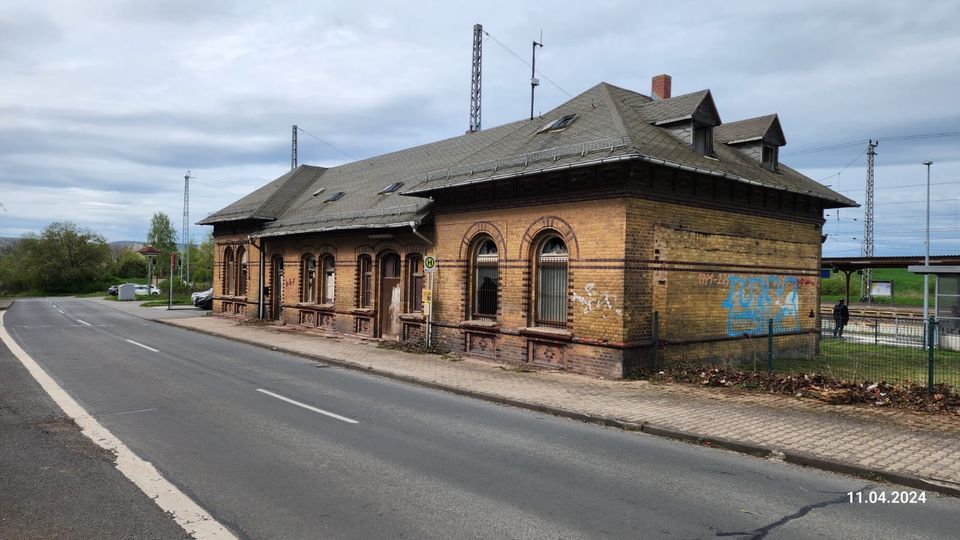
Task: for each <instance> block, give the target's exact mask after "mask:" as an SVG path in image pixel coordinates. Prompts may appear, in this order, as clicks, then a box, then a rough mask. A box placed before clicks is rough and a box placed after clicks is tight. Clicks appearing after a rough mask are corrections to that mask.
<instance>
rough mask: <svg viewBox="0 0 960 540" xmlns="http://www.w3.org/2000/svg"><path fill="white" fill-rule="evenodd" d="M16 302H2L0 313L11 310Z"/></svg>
mask: <svg viewBox="0 0 960 540" xmlns="http://www.w3.org/2000/svg"><path fill="white" fill-rule="evenodd" d="M14 302H15V300H0V311H3V310H5V309H9V308H10V306H12V305H13V303H14Z"/></svg>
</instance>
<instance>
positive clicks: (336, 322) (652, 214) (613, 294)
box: [214, 163, 822, 377]
mask: <svg viewBox="0 0 960 540" xmlns="http://www.w3.org/2000/svg"><path fill="white" fill-rule="evenodd" d="M545 178H546V177H545ZM548 180H549V181H547V180H544V181H542V182H534V181H532V180H531V179H529V178H528V179H519V180H517V181H515V182H514V183H513V184H510V183H505V184H502V185H498V186H497V187H496V188H493V187H491V186H483V185H480V186H476V187H469V188H464V189H463V190H460V191H457V192H456V193H453V192H449V193H448V192H440V193H438V196H437V198H436V201H437V202H436V204H435V207H434V212H435V213H434V227H433V230H430V228H429V227H425V228H424V229H423V232H424V233H425V234H427V235H428V236H429V237H431V238H435V240H436V245H435V246H429V245H426V244H425V243H424V242H423V241H422V240H421V239H420V238H418V237H416V236H415V235H413V234H412V233H410V232H409V231H407V230H402V229H391V230H386V231H362V232H349V233H347V232H344V233H325V234H314V235H296V236H290V237H279V238H267V239H264V240H263V246H264V249H265V255H266V260H267V261H270V260H272V258H273V257H280V258H282V260H283V263H284V268H285V274H284V286H283V299H282V306H283V314H282V320H283V321H284V322H286V323H288V324H297V325H302V326H304V327H309V328H318V329H320V330H323V331H335V332H339V333H345V334H354V335H358V334H359V335H362V336H367V337H379V335H380V334H379V330H378V328H379V322H378V315H379V313H380V309H381V306H379V305H378V300H379V296H380V294H379V290H378V288H377V287H378V285H379V281H380V280H379V279H378V278H377V276H379V274H380V267H379V262H380V260H381V257H382V255H383V254H384V253H386V252H395V253H397V254H399V255H400V257H401V260H402V262H403V263H404V264H403V265H402V271H401V283H402V291H403V297H404V298H403V304H404V306H407V305H408V300H409V287H408V284H409V276H408V269H407V265H406V260H407V259H406V258H407V255H408V254H410V253H417V254H421V255H427V254H433V255H435V256H436V257H437V259H438V261H439V266H438V272H437V274H436V283H435V285H434V321H435V323H436V324H435V328H434V335H435V336H436V340H437V342H438V343H440V344H441V345H443V346H445V347H447V348H449V349H452V350H456V351H467V352H468V353H470V354H474V355H477V356H479V357H484V358H488V359H492V360H495V361H499V362H505V363H510V364H531V365H535V366H542V367H547V368H560V369H566V370H571V371H576V372H581V373H587V374H592V375H597V376H604V377H621V376H623V375H624V374H626V373H628V372H630V371H632V370H635V369H637V368H641V367H645V366H649V365H650V364H651V362H653V361H654V359H655V355H654V350H655V347H654V342H653V338H654V328H653V316H654V313H657V314H658V315H659V318H660V327H659V329H660V333H659V335H657V337H658V338H659V339H661V340H664V339H669V340H671V347H670V350H671V351H676V354H675V358H676V359H683V358H685V359H691V358H696V359H698V360H704V361H710V360H711V358H714V357H715V356H717V355H716V354H714V353H715V352H716V350H719V349H718V346H716V345H714V344H712V343H717V341H716V340H713V341H711V340H709V339H708V340H703V339H701V338H703V337H704V336H707V337H709V338H711V339H712V338H717V339H722V340H723V343H724V347H723V354H724V355H728V354H737V347H741V345H739V344H738V341H737V340H739V339H740V338H741V337H742V334H744V333H749V330H750V328H752V327H751V325H753V326H756V325H757V324H760V323H762V322H764V321H765V320H766V319H767V318H775V319H776V320H777V324H778V325H779V327H778V328H779V329H780V330H782V331H783V333H786V334H790V333H797V332H803V331H805V330H807V329H809V328H815V327H816V326H817V324H818V318H817V317H818V313H819V310H818V309H817V306H818V298H819V295H818V288H819V280H818V278H817V275H818V269H819V265H820V241H821V236H820V234H821V224H822V208H821V207H820V206H818V203H817V202H816V201H815V200H813V199H809V198H807V197H804V196H802V195H798V194H790V193H784V192H775V191H772V190H767V189H762V188H757V187H753V186H748V185H746V184H742V183H735V182H731V181H728V180H724V179H717V178H714V177H706V176H699V175H694V174H690V173H686V172H678V171H676V170H672V169H665V168H658V167H653V166H650V165H647V164H642V163H630V164H615V165H610V166H603V167H601V168H598V169H593V170H574V171H568V172H565V173H553V174H552V175H550V176H549V178H548ZM464 201H469V203H467V202H464ZM244 232H245V231H238V230H224V229H221V230H215V232H214V236H215V238H216V241H217V257H218V259H217V261H216V264H215V272H214V273H215V276H214V279H215V280H214V286H215V292H216V294H217V300H216V302H215V310H217V311H218V312H220V311H222V312H225V313H234V314H241V315H242V314H245V315H246V316H256V300H257V290H258V289H257V288H258V283H259V282H258V281H257V279H258V278H257V270H258V267H257V262H258V261H259V259H258V254H259V252H258V250H257V249H256V248H252V249H249V254H250V272H249V274H250V280H249V283H248V287H247V291H248V293H247V298H246V299H237V298H231V297H229V296H227V295H223V294H222V291H221V289H222V284H223V279H222V272H223V268H222V264H221V263H222V260H221V258H222V254H223V248H224V247H225V246H226V245H228V244H232V245H237V244H242V243H248V241H247V240H246V238H247V234H244ZM372 233H381V234H392V235H394V238H393V239H389V240H371V239H370V238H369V236H370V235H371V234H372ZM546 234H552V235H557V236H559V237H561V238H562V239H563V240H564V242H565V243H566V245H567V248H568V264H567V268H568V274H567V277H568V284H567V305H568V308H567V316H566V318H567V320H566V322H565V323H564V324H560V325H552V326H549V327H544V326H543V325H538V324H537V323H536V321H535V318H534V300H535V298H534V289H535V288H536V275H535V271H534V269H535V266H534V264H533V260H534V256H535V253H534V252H535V250H536V248H537V246H538V241H539V240H540V239H542V238H543V237H544V236H543V235H546ZM480 238H490V239H492V240H493V241H494V242H495V243H496V245H497V248H498V249H497V251H498V262H497V265H498V271H499V275H498V277H499V279H498V286H499V291H498V300H499V303H498V310H497V314H496V316H494V317H487V318H477V317H474V316H473V315H472V314H471V313H470V309H469V308H470V305H471V294H472V291H473V289H474V284H473V283H472V279H471V274H472V272H471V264H472V263H471V257H472V253H473V252H472V250H473V248H474V246H475V245H476V242H477V240H478V239H480ZM251 247H252V246H251ZM306 253H313V254H314V255H316V256H317V257H318V259H319V257H321V256H322V255H324V254H327V253H332V254H334V255H335V257H336V267H337V276H336V280H337V281H336V283H337V286H336V301H335V303H334V305H332V306H321V305H318V304H316V303H315V302H302V301H301V298H300V291H301V286H302V282H303V277H302V276H301V264H300V261H301V260H302V257H303V255H304V254H306ZM361 254H369V255H370V256H371V258H372V260H373V268H372V270H373V276H374V279H373V284H374V291H373V305H372V306H371V307H370V309H359V308H358V307H357V306H358V304H357V299H358V287H359V284H360V278H359V270H358V268H357V258H358V256H360V255H361ZM269 267H270V265H269V263H268V264H267V277H266V285H267V286H268V287H270V288H271V292H273V291H275V290H276V289H275V288H274V287H275V284H273V283H272V281H273V280H272V278H271V276H270V274H271V272H270V271H269ZM320 271H322V269H321V268H320V265H319V264H318V272H320ZM218 287H219V288H218ZM241 304H243V305H244V306H245V309H246V311H245V312H244V313H241V312H240V311H239V307H238V306H240V305H241ZM267 304H268V305H269V304H270V298H268V299H267ZM268 311H269V310H268ZM810 314H813V316H812V317H809V316H808V315H810ZM268 316H269V313H268ZM401 327H402V336H405V337H411V338H414V339H416V338H418V337H419V336H420V335H422V317H421V316H420V314H407V315H405V316H404V317H403V321H402V325H401ZM764 331H765V329H764ZM743 341H744V343H748V342H750V341H751V339H750V338H744V339H743ZM753 341H755V340H753ZM731 343H733V345H731ZM777 343H784V344H785V346H790V347H794V348H795V347H796V346H797V345H796V344H797V343H813V341H811V340H806V341H804V340H797V339H789V338H788V337H787V336H782V337H779V338H777ZM743 347H747V345H742V347H741V348H742V349H743V350H744V351H746V350H747V349H746V348H743ZM712 351H713V352H712ZM731 351H732V352H731ZM671 354H672V353H671ZM659 359H660V360H664V359H665V360H667V361H670V360H671V357H670V356H669V355H663V354H661V355H659Z"/></svg>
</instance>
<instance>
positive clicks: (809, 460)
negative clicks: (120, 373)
mask: <svg viewBox="0 0 960 540" xmlns="http://www.w3.org/2000/svg"><path fill="white" fill-rule="evenodd" d="M153 320H154V321H155V322H158V323H161V324H166V325H168V326H173V327H176V328H181V329H184V330H190V331H192V332H197V333H199V334H206V335H209V336H214V337H219V338H224V339H229V340H232V341H237V342H240V343H245V344H247V345H253V346H255V347H259V348H261V349H268V350H271V351H278V352H283V353H286V354H291V355H294V356H299V357H301V358H308V359H310V360H318V361H321V362H325V363H328V364H331V365H335V366H338V367H343V368H346V369H350V370H353V371H361V372H364V373H371V374H374V375H379V376H381V377H386V378H388V379H393V380H396V381H401V382H406V383H410V384H414V385H417V386H421V387H424V388H430V389H433V390H441V391H444V392H450V393H453V394H457V395H461V396H466V397H471V398H475V399H480V400H483V401H487V402H490V403H496V404H499V405H507V406H511V407H517V408H520V409H527V410H531V411H535V412H540V413H544V414H549V415H551V416H558V417H561V418H569V419H571V420H579V421H581V422H586V423H590V424H597V425H601V426H606V427H612V428H617V429H622V430H625V431H639V432H642V433H646V434H648V435H654V436H657V437H663V438H667V439H673V440H677V441H682V442H687V443H692V444H697V445H701V446H707V447H711V448H722V449H724V450H731V451H734V452H740V453H742V454H749V455H752V456H755V457H760V458H777V459H782V460H783V461H784V462H786V463H790V464H793V465H800V466H803V467H810V468H813V469H820V470H823V471H828V472H833V473H840V474H846V475H850V476H858V477H861V478H866V479H869V480H875V481H884V482H888V483H891V484H898V485H902V486H906V487H912V488H917V489H923V490H927V491H933V492H937V493H941V494H943V495H949V496H952V497H960V485H952V484H949V483H941V482H936V481H933V480H929V479H926V478H923V477H920V476H915V475H910V474H903V473H897V472H892V471H884V470H881V469H874V468H871V467H865V466H862V465H856V464H852V463H845V462H842V461H837V460H833V459H828V458H822V457H818V456H814V455H810V454H805V453H802V452H793V451H789V450H784V449H780V448H772V447H767V446H762V445H759V444H753V443H746V442H740V441H735V440H732V439H726V438H723V437H713V436H709V435H703V434H699V433H693V432H689V431H683V430H679V429H674V428H669V427H665V426H658V425H655V424H651V423H649V422H639V423H638V422H633V421H629V420H623V419H620V418H613V417H608V416H602V415H595V414H590V413H582V412H579V411H571V410H568V409H561V408H559V407H553V406H550V405H542V404H539V403H531V402H528V401H522V400H518V399H512V398H505V397H503V396H498V395H495V394H489V393H486V392H480V391H477V390H469V389H466V388H457V387H456V386H449V385H445V384H441V383H436V382H432V381H425V380H423V379H418V378H416V377H413V376H409V375H401V374H399V373H393V372H391V371H386V370H382V369H377V368H375V367H373V366H363V365H360V364H357V363H354V362H351V361H349V360H339V359H336V358H330V357H328V356H322V355H318V354H310V353H304V352H301V351H297V350H294V349H288V348H285V347H275V346H272V345H267V344H264V343H261V342H258V341H256V340H252V339H246V338H242V337H232V336H226V335H224V334H220V333H217V332H212V331H209V330H203V329H200V328H190V327H187V326H181V325H178V324H175V323H174V322H173V321H171V320H162V319H153ZM781 456H782V457H781Z"/></svg>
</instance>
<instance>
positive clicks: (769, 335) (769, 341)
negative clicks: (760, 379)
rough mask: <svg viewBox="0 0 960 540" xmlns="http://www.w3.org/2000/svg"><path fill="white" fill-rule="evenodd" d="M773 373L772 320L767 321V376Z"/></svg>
mask: <svg viewBox="0 0 960 540" xmlns="http://www.w3.org/2000/svg"><path fill="white" fill-rule="evenodd" d="M771 373H773V319H767V374H768V375H769V374H771Z"/></svg>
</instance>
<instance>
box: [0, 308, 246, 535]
mask: <svg viewBox="0 0 960 540" xmlns="http://www.w3.org/2000/svg"><path fill="white" fill-rule="evenodd" d="M4 313H5V312H4V311H0V339H2V340H3V342H4V343H6V344H7V347H8V348H9V349H10V351H11V352H13V354H14V356H16V357H17V359H18V360H20V363H21V364H23V366H24V367H25V368H27V370H28V371H29V372H30V374H31V375H33V378H34V379H36V381H37V383H39V384H40V386H41V387H43V389H44V390H45V391H46V392H47V394H49V395H50V397H51V398H53V400H54V401H55V402H56V403H57V405H59V406H60V408H61V409H63V412H64V413H66V414H67V416H69V417H70V418H73V420H74V421H75V422H76V423H77V425H78V426H80V428H81V429H82V430H83V434H84V435H86V436H87V438H89V439H90V440H91V441H93V442H94V443H95V444H97V445H98V446H100V447H101V448H104V449H106V450H109V451H111V452H114V453H115V454H116V456H117V462H116V467H117V470H119V471H120V472H121V473H123V475H124V476H126V477H127V478H129V479H130V481H131V482H133V483H134V484H135V485H136V486H137V487H138V488H140V491H142V492H143V493H144V494H146V496H147V497H150V498H151V499H153V502H155V503H157V506H159V507H160V509H161V510H163V511H164V512H168V513H170V514H171V515H172V516H173V519H174V521H176V522H177V523H178V524H179V525H180V526H181V527H183V530H185V531H186V532H187V534H189V535H191V536H193V537H194V538H197V539H198V540H206V539H208V538H211V539H221V538H225V539H230V538H233V539H236V536H234V535H233V533H231V532H230V530H229V529H227V528H226V527H224V526H223V525H221V524H220V523H218V522H217V521H216V520H215V519H213V516H211V515H210V514H209V513H207V511H206V510H204V509H203V508H201V507H200V505H198V504H197V503H195V502H194V501H193V500H191V499H190V497H187V496H186V495H185V494H184V493H183V492H182V491H180V490H179V489H177V487H176V486H174V485H173V484H171V483H170V482H169V481H168V480H167V479H166V478H164V477H163V476H162V475H161V474H160V472H159V471H157V469H156V467H154V466H153V465H152V464H151V463H150V462H149V461H144V460H143V459H142V458H140V457H138V456H137V455H136V454H134V453H133V452H132V451H131V450H130V449H129V448H127V445H125V444H123V442H122V441H121V440H120V439H118V438H117V437H116V436H115V435H114V434H113V433H110V431H108V430H107V428H105V427H103V426H102V425H100V423H99V422H97V421H96V420H95V419H94V418H93V417H92V416H90V413H88V412H87V411H85V410H84V409H83V407H81V406H80V404H79V403H77V402H76V401H75V400H74V399H73V398H72V397H70V394H68V393H67V392H66V391H65V390H64V389H63V388H61V387H60V385H59V384H57V383H56V381H54V380H53V378H52V377H50V375H48V374H47V372H46V371H44V370H43V368H41V367H40V365H39V364H37V362H36V361H35V360H34V359H33V358H31V357H30V355H28V354H27V353H26V352H25V351H24V350H23V349H21V348H20V346H19V345H17V343H16V342H15V341H14V340H13V339H12V338H11V337H10V334H8V333H7V328H6V327H5V326H4V325H3V316H4Z"/></svg>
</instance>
